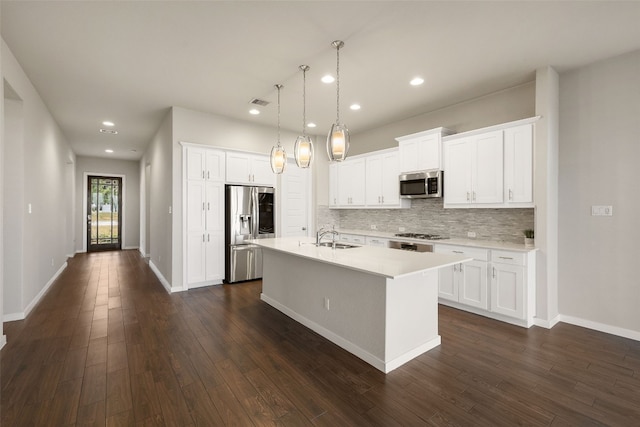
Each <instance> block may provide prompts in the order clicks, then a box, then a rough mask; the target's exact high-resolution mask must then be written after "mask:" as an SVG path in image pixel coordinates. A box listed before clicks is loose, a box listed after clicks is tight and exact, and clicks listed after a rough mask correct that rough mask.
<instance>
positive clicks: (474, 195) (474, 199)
mask: <svg viewBox="0 0 640 427" xmlns="http://www.w3.org/2000/svg"><path fill="white" fill-rule="evenodd" d="M473 201H474V202H475V201H476V192H475V191H474V192H473Z"/></svg>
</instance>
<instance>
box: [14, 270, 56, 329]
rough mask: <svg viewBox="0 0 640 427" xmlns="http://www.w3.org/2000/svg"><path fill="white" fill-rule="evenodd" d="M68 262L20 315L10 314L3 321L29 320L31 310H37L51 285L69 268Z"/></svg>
mask: <svg viewBox="0 0 640 427" xmlns="http://www.w3.org/2000/svg"><path fill="white" fill-rule="evenodd" d="M67 265H68V264H67V262H66V261H65V263H64V264H62V266H61V267H60V268H59V269H58V271H56V272H55V273H54V275H53V276H52V277H51V279H49V281H48V282H47V283H46V284H45V285H44V287H43V288H42V289H41V290H40V292H38V295H36V296H35V298H33V300H31V302H30V303H29V304H28V305H27V306H26V307H25V308H24V310H23V311H21V312H18V313H8V314H5V315H3V316H2V321H3V322H13V321H16V320H24V319H26V318H27V316H28V315H29V313H31V310H33V309H34V308H35V306H36V305H38V303H39V302H40V300H41V299H42V297H43V296H44V294H46V293H47V291H48V290H49V288H50V287H51V285H53V282H55V281H56V279H57V278H58V276H60V274H62V272H63V271H64V269H65V268H67Z"/></svg>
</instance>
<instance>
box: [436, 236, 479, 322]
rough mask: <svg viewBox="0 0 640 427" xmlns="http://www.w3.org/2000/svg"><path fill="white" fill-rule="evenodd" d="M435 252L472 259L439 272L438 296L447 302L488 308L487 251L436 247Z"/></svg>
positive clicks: (443, 246) (460, 247) (457, 247)
mask: <svg viewBox="0 0 640 427" xmlns="http://www.w3.org/2000/svg"><path fill="white" fill-rule="evenodd" d="M435 252H437V253H443V254H452V255H464V256H472V257H473V261H469V262H467V263H462V264H454V265H453V266H451V267H444V268H441V269H440V270H439V282H438V296H439V297H440V298H443V299H446V300H449V301H455V302H459V303H461V304H465V305H469V306H472V307H477V308H481V309H483V310H487V309H488V308H489V300H488V291H487V259H488V258H487V257H488V255H487V254H488V251H487V250H486V249H478V248H467V247H463V246H445V245H436V247H435Z"/></svg>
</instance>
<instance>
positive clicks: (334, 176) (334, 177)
mask: <svg viewBox="0 0 640 427" xmlns="http://www.w3.org/2000/svg"><path fill="white" fill-rule="evenodd" d="M329 206H330V207H336V206H338V163H331V164H329Z"/></svg>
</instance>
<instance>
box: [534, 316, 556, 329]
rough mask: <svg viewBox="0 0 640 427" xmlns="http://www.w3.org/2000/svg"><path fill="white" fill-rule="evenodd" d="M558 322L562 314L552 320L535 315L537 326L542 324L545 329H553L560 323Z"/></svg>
mask: <svg viewBox="0 0 640 427" xmlns="http://www.w3.org/2000/svg"><path fill="white" fill-rule="evenodd" d="M558 322H560V315H558V316H556V317H554V318H553V319H551V320H546V319H541V318H538V317H535V318H534V319H533V324H534V325H536V326H540V327H541V328H545V329H551V328H553V327H554V326H556V325H557V324H558Z"/></svg>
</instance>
